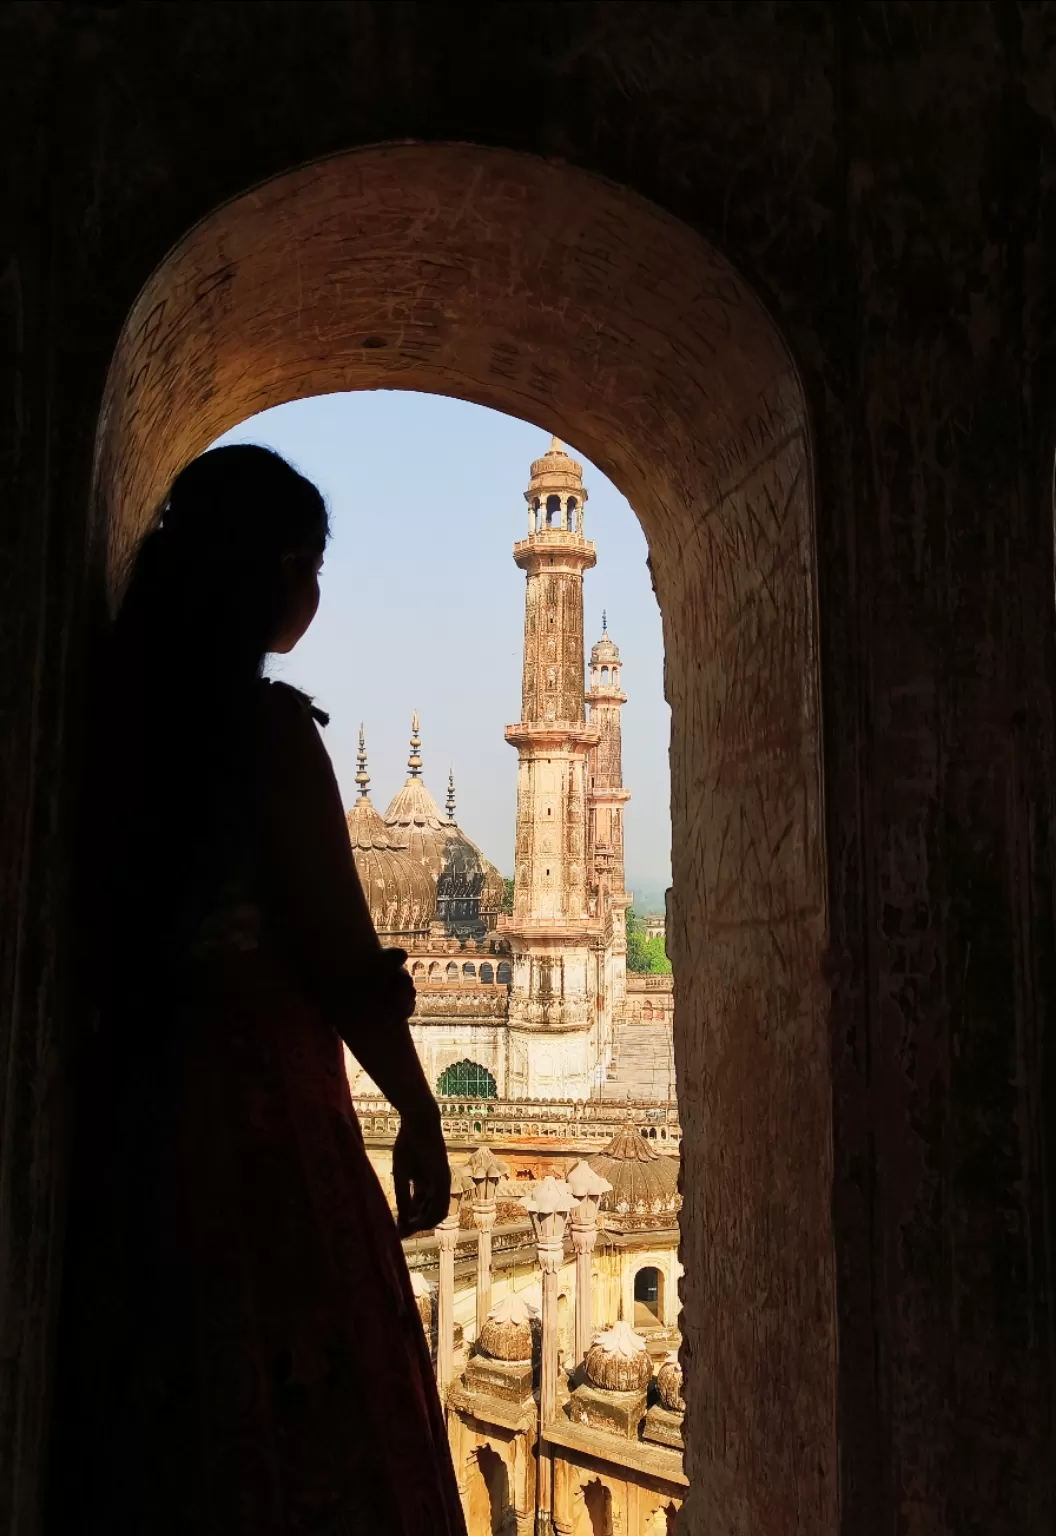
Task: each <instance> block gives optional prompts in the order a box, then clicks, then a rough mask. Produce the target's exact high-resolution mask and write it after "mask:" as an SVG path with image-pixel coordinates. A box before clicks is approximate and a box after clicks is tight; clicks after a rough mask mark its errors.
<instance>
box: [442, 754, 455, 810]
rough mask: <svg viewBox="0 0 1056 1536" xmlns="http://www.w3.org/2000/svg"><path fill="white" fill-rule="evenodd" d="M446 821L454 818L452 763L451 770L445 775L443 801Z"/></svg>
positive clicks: (453, 770) (453, 773)
mask: <svg viewBox="0 0 1056 1536" xmlns="http://www.w3.org/2000/svg"><path fill="white" fill-rule="evenodd" d="M444 809H445V810H446V811H447V819H448V821H452V822H453V821H454V819H455V766H454V764H453V763H452V765H451V772H450V773H449V774H448V776H447V799H446V800H445V802H444Z"/></svg>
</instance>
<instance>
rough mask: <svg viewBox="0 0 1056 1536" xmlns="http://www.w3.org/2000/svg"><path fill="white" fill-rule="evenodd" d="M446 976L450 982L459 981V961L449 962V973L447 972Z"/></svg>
mask: <svg viewBox="0 0 1056 1536" xmlns="http://www.w3.org/2000/svg"><path fill="white" fill-rule="evenodd" d="M446 975H447V979H448V981H449V982H455V981H457V980H458V978H459V969H458V963H457V961H455V960H449V961H448V962H447V972H446Z"/></svg>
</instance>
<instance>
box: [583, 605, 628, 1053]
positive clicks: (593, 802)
mask: <svg viewBox="0 0 1056 1536" xmlns="http://www.w3.org/2000/svg"><path fill="white" fill-rule="evenodd" d="M626 702H627V695H626V694H625V693H624V692H622V690H621V688H620V652H619V647H618V646H616V645H615V644H614V643H613V642H612V640H611V639H610V638H609V632H608V624H607V622H606V617H605V615H604V613H603V614H602V619H601V639H600V640H598V641H597V643H596V644H595V645H593V646H592V647H591V652H590V689H589V692H588V693H587V703H588V704H589V705H590V724H591V725H592V726H593V727H594V728H595V729H596V730H597V732H598V742H597V745H596V746H594V747H591V749H590V755H589V759H588V773H589V783H588V788H587V855H588V859H589V861H590V868H591V883H592V884H593V886H594V887H595V890H596V892H597V896H596V911H597V914H598V916H599V918H601V920H602V922H603V924H604V925H605V931H604V933H603V943H602V947H601V949H600V950H599V952H598V964H599V975H598V981H597V986H598V993H599V996H600V997H601V999H602V1007H601V1009H600V1010H599V1027H600V1028H602V1030H603V1033H602V1037H601V1039H600V1040H599V1045H600V1047H601V1053H602V1054H603V1055H606V1056H607V1054H608V1050H609V1047H610V1045H611V1034H609V1033H606V1032H604V1026H605V1024H606V1023H608V1024H610V1025H611V1022H612V1021H613V1020H614V1019H618V1018H622V1016H623V1012H624V1003H625V1000H626V996H627V908H628V907H629V906H630V902H631V898H630V896H629V895H628V894H627V892H626V891H625V889H624V883H623V881H624V875H623V808H624V806H625V805H626V804H627V801H628V800H629V799H630V798H631V794H630V790H628V789H624V787H623V745H622V731H621V725H620V712H621V710H622V709H623V706H624V705H625V704H626Z"/></svg>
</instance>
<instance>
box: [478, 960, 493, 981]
mask: <svg viewBox="0 0 1056 1536" xmlns="http://www.w3.org/2000/svg"><path fill="white" fill-rule="evenodd" d="M480 979H481V981H482V982H483V983H484V985H485V986H488V987H490V986H491V984H492V982H493V981H494V980H495V967H494V966H493V965H492V963H491V961H490V960H484V961H482V962H481V967H480Z"/></svg>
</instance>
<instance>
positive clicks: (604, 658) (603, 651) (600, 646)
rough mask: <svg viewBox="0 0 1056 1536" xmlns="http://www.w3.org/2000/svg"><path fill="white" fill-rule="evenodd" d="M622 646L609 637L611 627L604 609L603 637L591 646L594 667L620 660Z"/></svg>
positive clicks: (602, 616) (591, 662)
mask: <svg viewBox="0 0 1056 1536" xmlns="http://www.w3.org/2000/svg"><path fill="white" fill-rule="evenodd" d="M619 659H620V648H619V646H618V645H614V644H613V642H612V641H611V640H610V639H609V627H608V623H607V617H606V614H605V613H604V611H603V612H602V615H601V639H600V640H596V641H595V642H594V644H593V645H592V646H591V648H590V664H591V666H592V667H601V666H610V665H611V664H612V663H613V662H619Z"/></svg>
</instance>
